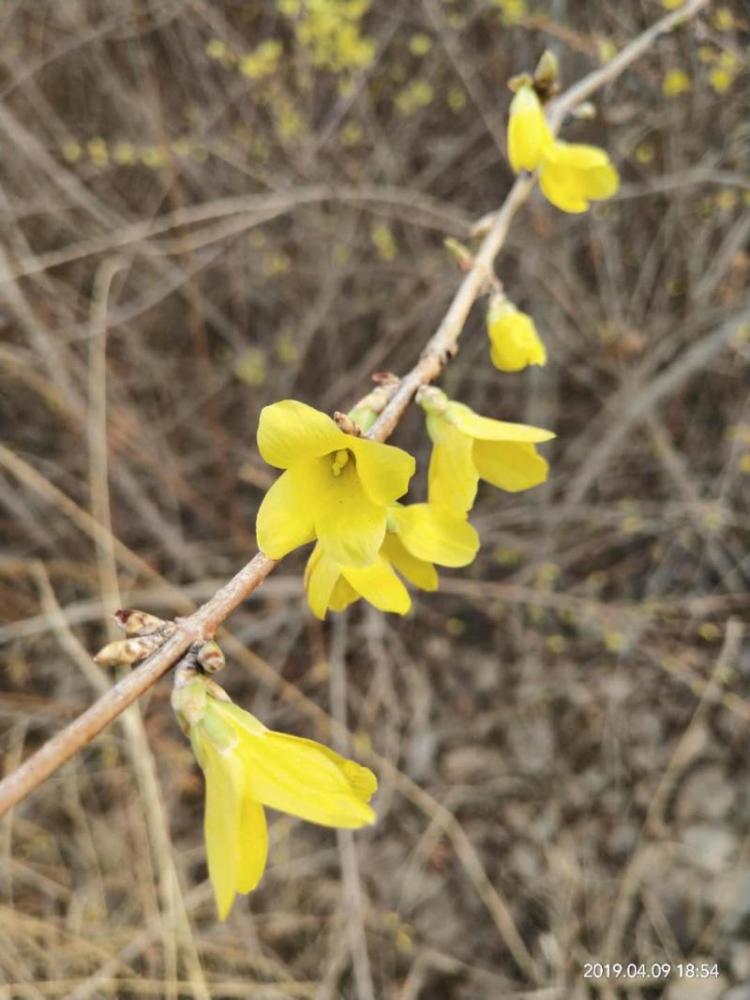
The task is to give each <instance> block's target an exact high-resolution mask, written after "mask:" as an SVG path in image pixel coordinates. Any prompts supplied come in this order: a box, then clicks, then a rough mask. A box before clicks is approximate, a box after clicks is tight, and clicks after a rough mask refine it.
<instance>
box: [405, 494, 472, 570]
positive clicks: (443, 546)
mask: <svg viewBox="0 0 750 1000" xmlns="http://www.w3.org/2000/svg"><path fill="white" fill-rule="evenodd" d="M391 518H392V519H393V523H394V526H395V528H396V533H397V535H398V538H399V540H400V541H401V542H402V543H403V545H404V546H405V548H406V549H407V550H408V551H409V552H410V553H411V554H412V555H414V556H416V557H417V558H418V559H422V560H424V561H425V562H428V563H433V562H436V563H438V564H439V565H441V566H468V564H469V563H470V562H471V561H472V560H473V559H474V556H475V555H476V554H477V550H478V548H479V535H478V534H477V533H476V530H475V529H474V528H473V527H472V526H471V525H470V524H469V522H468V521H467V520H466V517H465V516H463V515H462V514H456V513H455V512H454V511H451V510H448V509H446V508H444V507H438V506H436V505H435V504H434V503H413V504H409V505H408V506H407V507H402V506H400V505H394V506H393V507H392V508H391Z"/></svg>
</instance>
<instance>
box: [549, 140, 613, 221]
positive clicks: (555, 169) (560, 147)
mask: <svg viewBox="0 0 750 1000" xmlns="http://www.w3.org/2000/svg"><path fill="white" fill-rule="evenodd" d="M539 186H540V187H541V189H542V194H543V195H544V196H545V198H546V199H547V201H550V202H552V204H553V205H555V206H556V207H557V208H559V209H560V210H561V211H562V212H585V211H586V210H587V209H588V207H589V202H590V201H599V200H601V199H602V198H611V197H612V195H613V194H615V193H616V192H617V190H618V189H619V187H620V178H619V175H618V173H617V171H616V170H615V168H614V167H613V166H612V163H611V161H610V159H609V156H608V155H607V153H606V152H605V151H604V150H603V149H599V147H598V146H586V145H583V144H581V143H569V142H562V141H561V140H557V141H555V143H554V144H553V145H552V146H549V147H547V148H546V149H545V150H544V153H543V155H542V160H541V163H540V166H539Z"/></svg>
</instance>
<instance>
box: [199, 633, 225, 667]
mask: <svg viewBox="0 0 750 1000" xmlns="http://www.w3.org/2000/svg"><path fill="white" fill-rule="evenodd" d="M196 658H197V660H198V663H200V665H201V666H202V667H203V669H204V670H205V671H206V673H207V674H215V673H216V671H217V670H221V669H222V668H223V667H224V664H225V662H226V661H225V660H224V653H223V652H222V651H221V646H219V644H218V642H216V640H215V639H211V640H210V641H209V642H204V643H203V645H202V646H201V648H200V649H199V650H198V653H197V657H196Z"/></svg>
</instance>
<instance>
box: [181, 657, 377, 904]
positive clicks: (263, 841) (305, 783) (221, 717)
mask: <svg viewBox="0 0 750 1000" xmlns="http://www.w3.org/2000/svg"><path fill="white" fill-rule="evenodd" d="M172 704H173V706H174V709H175V712H176V713H177V716H178V718H179V720H180V723H181V725H182V726H183V729H184V730H185V731H186V733H187V734H188V735H189V737H190V743H191V745H192V747H193V752H194V753H195V756H196V758H197V760H198V763H199V764H200V766H201V768H202V769H203V773H204V775H205V779H206V807H205V820H204V832H205V837H206V855H207V859H208V874H209V877H210V879H211V883H212V885H213V889H214V896H215V898H216V908H217V910H218V913H219V919H220V920H225V919H226V917H227V915H228V914H229V911H230V909H231V908H232V903H233V902H234V897H235V895H236V893H238V892H242V893H244V892H251V891H252V890H253V889H254V888H255V887H256V886H257V884H258V882H259V881H260V878H261V876H262V874H263V870H264V869H265V866H266V857H267V853H268V834H267V830H266V818H265V814H264V811H263V807H264V806H270V807H271V808H272V809H279V810H281V812H286V813H289V814H290V815H292V816H298V817H300V819H305V820H308V821H309V822H311V823H319V824H320V825H322V826H333V827H342V828H345V829H354V828H356V827H361V826H366V825H367V824H368V823H372V822H373V821H374V819H375V813H374V812H373V810H372V808H371V806H369V805H368V804H367V803H368V802H369V800H370V798H371V797H372V795H373V794H374V792H375V790H376V789H377V780H376V778H375V775H374V774H373V773H372V771H370V770H368V769H367V768H366V767H361V766H360V765H359V764H355V763H354V761H351V760H346V759H345V758H344V757H340V756H339V755H338V754H336V753H334V752H333V751H332V750H329V749H328V748H327V747H325V746H322V745H321V744H320V743H315V742H313V741H312V740H306V739H302V738H301V737H298V736H290V735H288V734H286V733H276V732H272V731H271V730H270V729H266V727H265V726H264V725H263V723H261V722H259V721H258V719H256V718H255V717H254V716H252V715H250V713H249V712H245V711H243V710H242V709H241V708H239V707H238V706H237V705H235V704H233V703H232V701H231V700H230V699H229V696H228V695H227V694H226V692H225V691H224V690H223V688H221V687H219V685H218V684H215V683H214V682H213V681H211V680H209V679H208V678H207V677H204V676H203V675H198V674H195V673H188V674H187V675H186V679H185V680H184V681H183V682H182V683H179V682H178V683H177V685H176V687H175V691H174V694H173V695H172Z"/></svg>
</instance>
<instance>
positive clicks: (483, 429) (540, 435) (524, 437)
mask: <svg viewBox="0 0 750 1000" xmlns="http://www.w3.org/2000/svg"><path fill="white" fill-rule="evenodd" d="M448 414H449V417H450V420H451V421H452V422H453V424H454V425H455V426H456V427H457V428H458V429H459V430H460V431H462V432H463V433H464V434H468V435H469V436H470V437H473V438H479V439H481V440H485V441H529V442H532V443H536V442H539V441H549V440H551V439H552V438H553V437H554V436H555V435H554V434H553V433H552V431H545V430H543V429H542V428H541V427H531V426H530V425H528V424H511V423H507V422H506V421H504V420H493V419H492V418H491V417H482V416H480V415H479V414H478V413H474V411H473V410H472V409H470V408H469V407H468V406H466V405H465V404H464V403H456V402H451V403H449V404H448Z"/></svg>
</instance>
